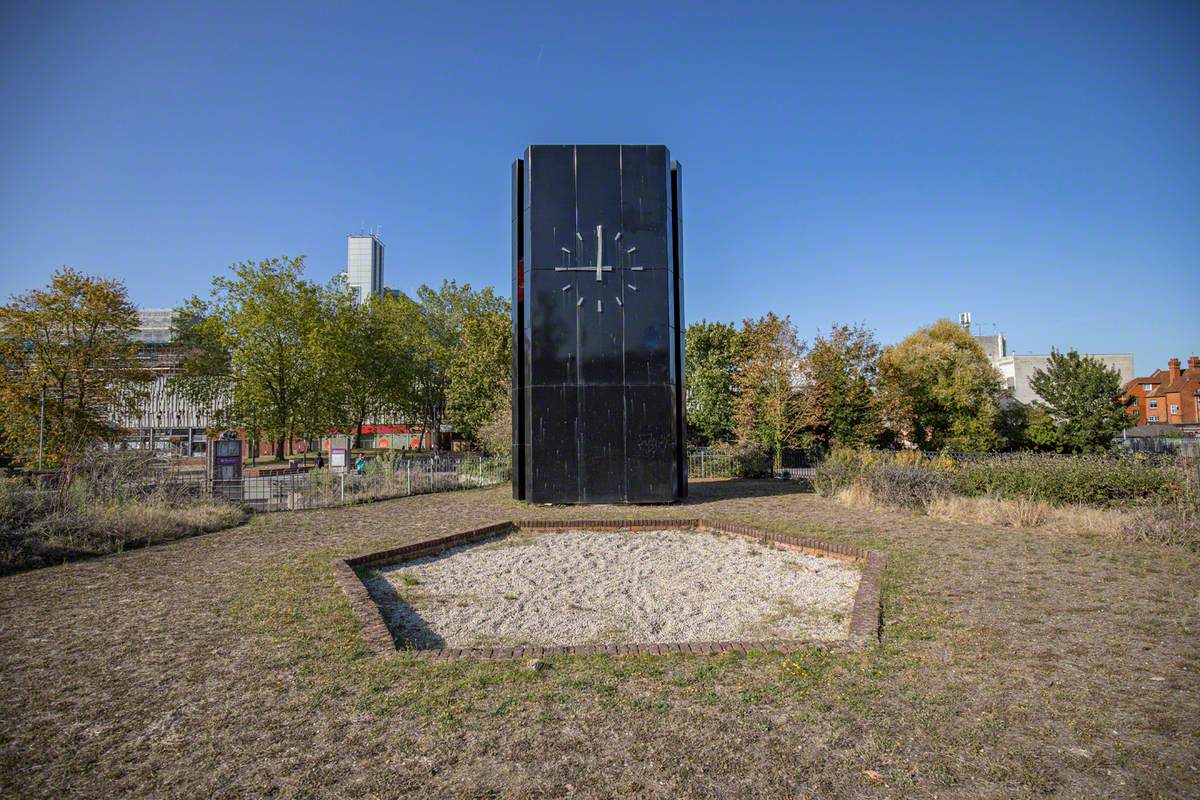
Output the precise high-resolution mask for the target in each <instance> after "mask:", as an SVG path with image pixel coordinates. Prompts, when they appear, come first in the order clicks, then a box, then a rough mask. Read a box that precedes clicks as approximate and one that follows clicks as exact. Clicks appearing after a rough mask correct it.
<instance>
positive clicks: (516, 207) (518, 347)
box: [510, 158, 525, 500]
mask: <svg viewBox="0 0 1200 800" xmlns="http://www.w3.org/2000/svg"><path fill="white" fill-rule="evenodd" d="M512 192H513V194H512V210H513V218H512V295H511V296H512V334H513V340H512V341H513V347H512V372H511V374H510V377H511V382H512V383H511V385H512V393H513V398H514V402H513V404H512V432H513V435H512V491H513V498H515V499H517V500H523V499H524V498H525V445H524V441H523V438H522V437H523V434H524V431H525V418H524V415H525V407H524V403H523V401H524V399H525V392H524V391H523V387H524V383H525V382H524V378H525V370H524V369H523V367H524V359H525V326H524V318H525V316H524V312H525V285H524V284H525V275H524V245H525V202H524V197H525V174H524V162H523V161H521V159H519V158H518V159H517V160H516V161H514V162H513V166H512Z"/></svg>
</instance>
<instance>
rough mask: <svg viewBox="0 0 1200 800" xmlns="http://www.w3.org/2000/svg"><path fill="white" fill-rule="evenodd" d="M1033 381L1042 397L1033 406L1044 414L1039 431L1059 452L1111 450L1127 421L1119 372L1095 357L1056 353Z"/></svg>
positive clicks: (1047, 442)
mask: <svg viewBox="0 0 1200 800" xmlns="http://www.w3.org/2000/svg"><path fill="white" fill-rule="evenodd" d="M1029 385H1030V386H1031V387H1033V390H1034V392H1036V393H1037V395H1038V397H1039V398H1040V400H1035V401H1034V405H1035V407H1036V408H1038V410H1039V411H1041V412H1042V413H1043V415H1044V417H1043V418H1040V419H1039V430H1038V431H1037V435H1038V436H1039V438H1040V439H1041V440H1042V442H1043V443H1044V445H1045V446H1048V447H1051V448H1053V449H1055V450H1058V451H1059V452H1071V453H1096V452H1102V451H1105V450H1108V449H1110V448H1111V447H1112V442H1113V439H1114V437H1117V436H1120V435H1121V431H1122V429H1124V427H1125V426H1126V425H1127V424H1128V422H1129V417H1128V416H1127V413H1128V412H1127V405H1126V402H1125V400H1124V399H1123V395H1124V392H1123V388H1122V383H1121V374H1120V373H1119V372H1117V371H1116V370H1114V369H1109V368H1108V367H1106V366H1105V365H1104V363H1103V362H1102V361H1100V360H1099V359H1096V358H1092V357H1091V356H1081V355H1080V354H1079V353H1077V352H1075V351H1074V350H1072V351H1070V352H1068V353H1066V354H1065V355H1064V354H1063V353H1059V352H1057V351H1055V352H1052V353H1051V354H1050V361H1049V363H1048V364H1047V365H1046V368H1045V369H1039V370H1037V371H1036V372H1034V374H1033V377H1032V378H1030V380H1029Z"/></svg>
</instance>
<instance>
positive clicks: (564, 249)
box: [562, 247, 571, 255]
mask: <svg viewBox="0 0 1200 800" xmlns="http://www.w3.org/2000/svg"><path fill="white" fill-rule="evenodd" d="M562 251H563V252H564V253H566V254H567V255H571V251H570V250H568V249H567V248H565V247H564V248H562Z"/></svg>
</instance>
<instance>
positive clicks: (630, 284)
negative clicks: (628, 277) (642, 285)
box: [625, 283, 637, 292]
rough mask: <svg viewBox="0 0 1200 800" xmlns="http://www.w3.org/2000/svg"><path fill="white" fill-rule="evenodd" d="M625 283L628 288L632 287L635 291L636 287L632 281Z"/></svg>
mask: <svg viewBox="0 0 1200 800" xmlns="http://www.w3.org/2000/svg"><path fill="white" fill-rule="evenodd" d="M625 285H626V286H628V287H629V288H630V289H633V290H634V291H635V292H636V291H637V287H636V286H634V285H633V284H632V283H627V284H625Z"/></svg>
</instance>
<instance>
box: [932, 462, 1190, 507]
mask: <svg viewBox="0 0 1200 800" xmlns="http://www.w3.org/2000/svg"><path fill="white" fill-rule="evenodd" d="M953 476H954V482H955V485H956V487H957V489H958V493H959V494H963V495H967V496H968V497H972V496H981V495H987V496H991V497H1001V498H1005V499H1018V498H1021V499H1027V500H1044V501H1046V502H1048V503H1052V504H1054V505H1077V504H1082V505H1089V506H1098V507H1101V508H1117V507H1129V506H1146V505H1162V504H1165V503H1170V502H1173V501H1175V500H1176V499H1178V498H1181V497H1183V496H1185V495H1186V493H1187V491H1188V486H1187V474H1186V471H1185V470H1184V469H1183V468H1181V466H1180V465H1179V463H1178V462H1177V460H1176V459H1175V458H1173V457H1170V456H1168V457H1162V456H1152V455H1119V456H1102V455H1077V456H1056V455H1051V454H1035V453H1012V454H1006V455H997V456H990V457H986V458H967V459H964V460H959V461H956V462H955V465H954V469H953Z"/></svg>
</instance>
